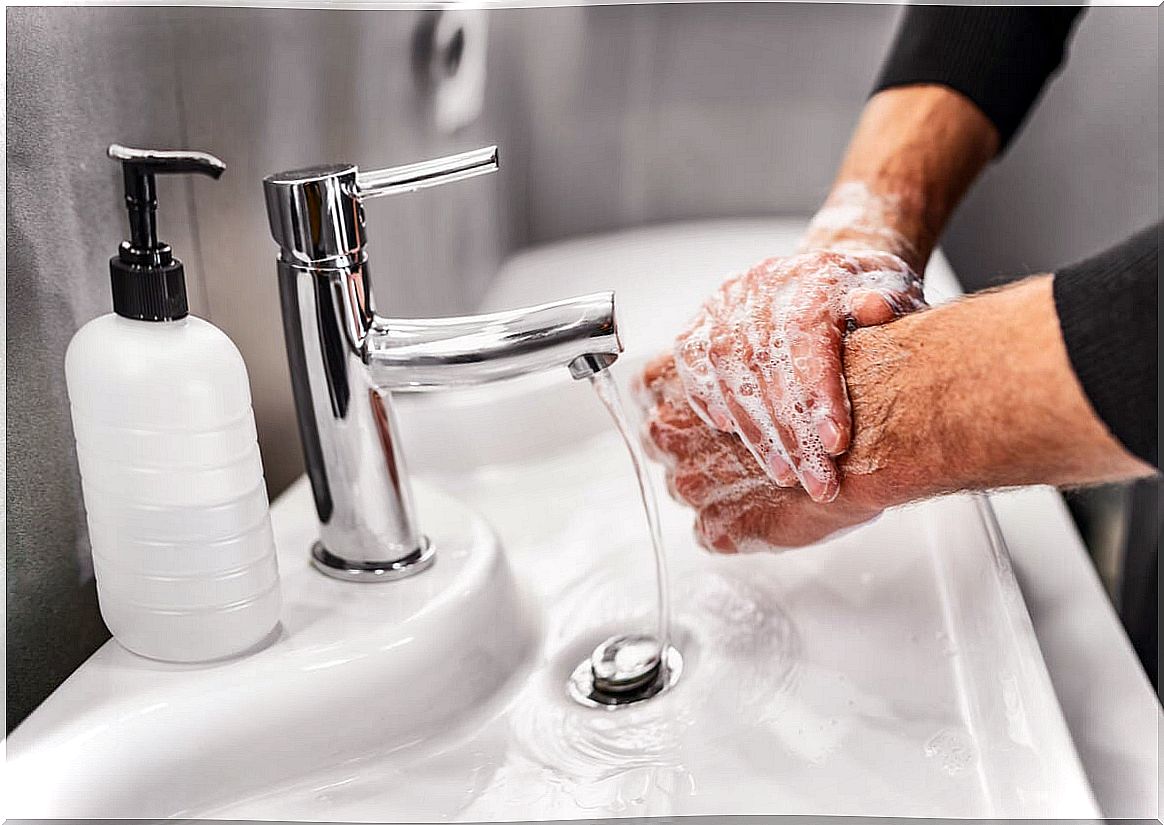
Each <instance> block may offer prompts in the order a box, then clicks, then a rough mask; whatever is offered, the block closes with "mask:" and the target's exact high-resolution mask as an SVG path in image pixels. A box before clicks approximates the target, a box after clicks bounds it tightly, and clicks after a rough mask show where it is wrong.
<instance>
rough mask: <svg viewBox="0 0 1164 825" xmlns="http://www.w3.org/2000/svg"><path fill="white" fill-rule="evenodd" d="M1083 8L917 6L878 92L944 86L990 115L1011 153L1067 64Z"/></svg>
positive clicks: (903, 27)
mask: <svg viewBox="0 0 1164 825" xmlns="http://www.w3.org/2000/svg"><path fill="white" fill-rule="evenodd" d="M1081 11H1082V9H1081V8H1078V7H1065V6H1060V7H1053V6H1043V7H1001V6H970V7H958V6H911V7H909V8H908V9H906V11H905V14H904V17H903V19H902V23H901V27H900V28H899V29H898V31H897V38H896V39H895V41H894V43H893V47H892V48H891V49H890V52H889V56H888V58H886V61H885V66H884V67H883V68H882V70H881V76H880V78H879V79H878V80H877V84H876V86H875V87H874V89H873V91H874V93H876V92H879V91H882V90H883V89H889V88H892V87H894V86H908V85H913V84H916V83H938V84H941V85H944V86H949V87H950V88H951V89H954V90H955V91H957V92H960V93H962V94H963V95H965V96H966V97H968V98H969V99H970V100H971V101H973V102H974V104H975V105H977V106H978V108H979V109H981V110H982V112H983V113H984V114H985V115H986V116H987V117H988V118H990V120H991V122H992V123H994V125H995V127H996V128H997V129H998V132H999V135H1000V136H1001V137H1002V143H1001V146H1000V148H999V152H1000V153H1001V151H1002V150H1003V149H1005V148H1006V146H1007V144H1008V143H1009V142H1010V139H1011V138H1012V137H1014V134H1015V132H1017V131H1018V128H1019V125H1020V124H1021V123H1022V121H1023V118H1024V117H1026V114H1027V112H1029V111H1030V109H1031V107H1032V106H1033V105H1034V103H1035V99H1036V98H1037V97H1038V96H1039V92H1040V91H1041V90H1042V88H1043V86H1044V84H1045V83H1046V82H1047V79H1048V78H1049V77H1050V76H1051V75H1052V74H1053V73H1054V72H1055V70H1056V69H1057V68H1058V67H1059V64H1060V63H1062V61H1063V54H1064V51H1065V49H1066V44H1067V38H1068V37H1069V36H1070V34H1071V27H1072V25H1073V24H1074V22H1075V19H1076V18H1077V17H1078V16H1079V13H1080V12H1081Z"/></svg>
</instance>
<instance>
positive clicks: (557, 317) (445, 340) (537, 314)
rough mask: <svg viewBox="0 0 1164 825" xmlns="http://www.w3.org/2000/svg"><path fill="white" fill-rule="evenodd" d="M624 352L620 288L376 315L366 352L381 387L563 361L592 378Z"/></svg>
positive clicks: (421, 386) (483, 379)
mask: <svg viewBox="0 0 1164 825" xmlns="http://www.w3.org/2000/svg"><path fill="white" fill-rule="evenodd" d="M620 352H622V344H621V342H620V341H619V338H618V325H617V323H616V321H615V313H614V293H613V292H597V293H594V294H591V295H582V296H579V297H576V298H568V299H566V300H563V301H554V302H553V303H548V304H541V305H539V306H533V307H526V308H523V309H514V310H507V311H504V312H492V313H488V314H484V315H469V316H461V317H454V318H432V319H422V320H411V319H409V320H405V319H394V318H379V317H378V318H376V319H375V321H374V322H373V324H372V329H371V331H370V334H369V335H368V337H367V339H366V340H365V358H366V361H367V364H368V367H369V370H370V372H371V375H372V380H373V382H374V383H375V384H376V386H378V387H379V388H380V389H383V390H393V391H398V392H399V391H408V390H427V389H433V388H437V387H458V386H470V385H474V384H483V383H487V382H490V381H499V380H502V379H505V378H514V377H517V376H521V375H528V374H530V373H534V372H543V371H546V370H551V369H555V368H558V367H567V368H569V370H570V373H571V375H573V376H574V377H575V378H585V377H589V375H592V374H594V373H595V372H598V371H600V370H602V369H605V368H606V367H609V366H610V365H611V364H613V363H614V362H615V360H616V359H617V358H618V355H619V353H620Z"/></svg>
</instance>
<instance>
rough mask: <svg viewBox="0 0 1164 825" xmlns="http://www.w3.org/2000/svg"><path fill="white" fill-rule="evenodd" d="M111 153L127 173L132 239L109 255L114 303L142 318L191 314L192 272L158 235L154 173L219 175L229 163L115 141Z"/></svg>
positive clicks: (121, 312) (123, 312) (129, 314)
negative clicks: (189, 277)
mask: <svg viewBox="0 0 1164 825" xmlns="http://www.w3.org/2000/svg"><path fill="white" fill-rule="evenodd" d="M109 157H111V158H113V159H114V160H117V161H120V162H121V167H122V170H123V171H124V174H125V207H126V209H127V210H128V211H129V240H128V241H123V242H122V244H121V246H120V247H119V248H118V252H117V255H116V256H115V257H113V258H110V259H109V275H110V278H111V279H112V281H113V309H114V311H115V312H116V313H117V314H118V315H122V316H124V317H126V318H134V319H137V320H139V321H174V320H177V319H179V318H184V317H186V315H187V313H188V312H189V309H188V306H187V302H186V273H185V271H184V270H183V268H182V262H181V261H179V260H178V259H176V258H175V257H174V256H173V252H172V251H171V250H170V246H169V244H167V243H165V242H162V241H159V240H158V230H157V210H158V198H157V189H156V187H155V184H154V175H159V174H179V173H185V172H193V173H196V174H200V175H210V176H211V177H212V178H217V177H219V176H220V175H221V174H222V173H223V171H224V170H225V169H226V165H225V164H224V163H223V162H222V161H220V160H219V159H218V158H216V157H214V156H213V155H208V154H206V153H205V152H182V151H165V150H159V149H130V148H128V147H125V146H119V145H118V144H116V143H115V144H113V145H112V146H110V147H109Z"/></svg>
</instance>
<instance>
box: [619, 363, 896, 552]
mask: <svg viewBox="0 0 1164 825" xmlns="http://www.w3.org/2000/svg"><path fill="white" fill-rule="evenodd" d="M677 372H678V371H677V369H676V363H675V360H674V359H673V358H672V357H671V356H670V355H667V356H662V357H660V358H657V359H655V360H654V361H653V362H651V363H650V364H649V365H648V366H647V369H646V371H645V372H644V374H643V376H642V379H641V381H640V382H639V384H638V386H637V387H636V396H637V399H638V401H639V403H640V404H641V405H642V406H643V407H644V408H645V409H646V410H647V418H646V431H645V432H644V433H643V442H644V444H645V445H646V448H647V451H648V453H650V455H651V456H652V457H653V458H655V459H657V460H659V461H662V462H663V463H664V465H665V466H666V473H667V489H668V491H669V492H670V493H671V496H672V497H673V498H675V499H676V500H678V501H680V502H682V503H684V504H687V505H689V506H691V507H692V508H694V509H695V511H696V513H697V517H696V521H695V535H696V538H697V540H698V541H699V543H700V545H702V546H703V547H704V548H706V549H708V550H712V551H715V552H719V553H739V552H749V551H751V550H769V549H774V548H778V547H797V546H801V545H805V544H811V543H813V542H815V541H819V540H820V539H823V538H825V537H826V536H828V535H829V534H830V533H833V532H836V531H837V530H841V529H844V528H846V527H851V526H853V525H856V524H860V523H861V522H863V521H867V520H868V519H870V518H872V517H873V516H875V515H877V513H879V512H880V510H881V507H879V506H877V504H875V503H873V502H870V501H860V500H854V499H855V497H854V496H851V495H849V494H850V491H851V489H852V488H851V487H849V486H846V487H845V490H844V492H843V493H842V494H841V496H840V497H839V498H838V499H837V500H836V501H833V502H832V503H830V504H818V503H816V502H815V501H813V500H812V499H811V498H810V497H809V496H808V495H807V494H806V493H805V491H804V490H802V489H800V488H798V487H793V488H789V487H781V486H778V485H777V484H775V483H773V481H772V480H771V479H769V478H768V477H767V476H766V475H765V474H764V472H763V471H762V470H761V469H760V466H759V465H758V464H757V463H756V461H755V460H754V459H753V456H752V455H751V454H749V449H750V448H749V447H747V446H745V444H744V443H743V442H742V441H741V440H740V439H739V438H737V437H735V436H733V435H729V434H728V433H725V432H720V431H717V430H715V429H712V428H711V427H709V426H708V425H707V424H705V423H704V422H703V421H702V420H701V419H700V418H699V417H698V416H696V414H695V413H694V411H693V410H692V408H691V406H690V405H689V404H688V403H687V400H686V398H685V396H684V388H683V386H682V385H681V383H680V380H679V376H678V374H677Z"/></svg>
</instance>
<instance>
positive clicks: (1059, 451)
mask: <svg viewBox="0 0 1164 825" xmlns="http://www.w3.org/2000/svg"><path fill="white" fill-rule="evenodd" d="M845 346H846V357H845V364H844V375H845V378H846V380H847V382H848V387H849V395H850V397H851V399H852V414H853V421H854V437H853V439H852V443H851V446H850V449H849V451H848V452H847V453H846V454H845V455H844V456H843V457H842V458H841V459H840V464H841V470H842V472H843V473H844V475H845V484H844V486H843V488H842V489H841V490H840V492H839V494H838V496H837V497H836V500H835V501H833V502H832V503H829V504H823V503H818V502H815V501H814V500H813V499H812V498H811V497H809V496H808V495H807V494H806V493H805V492H804V491H803V490H801V489H795V488H792V489H790V488H782V487H780V486H778V485H776V484H774V483H772V482H771V480H770V479H768V478H767V477H766V476H765V475H764V473H763V472H762V471H761V470H760V468H759V467H758V466H757V465H756V464H755V462H754V461H753V460H751V456H750V455H749V453H748V450H747V448H746V447H745V446H744V445H743V444H742V443H741V441H740V440H739V439H738V438H737V437H735V436H734V435H729V434H726V433H723V432H719V431H716V430H714V429H712V428H709V427H708V426H706V425H705V424H704V423H703V422H702V421H701V420H700V419H699V418H697V417H696V416H695V414H694V413H693V412H692V410H691V408H690V407H689V405H688V404H687V403H686V400H685V398H684V394H683V390H682V388H681V386H680V383H679V379H678V376H677V374H676V370H675V364H674V362H673V360H672V359H671V358H670V357H664V358H661V359H659V360H658V361H656V362H655V363H654V364H652V365H651V367H650V368H649V369H648V370H647V372H646V374H645V375H644V377H643V380H642V386H641V388H640V394H639V398H640V402H641V403H643V404H645V406H646V408H647V416H646V425H645V426H646V433H645V436H646V438H645V440H646V441H647V443H648V448H649V449H651V451H652V453H653V454H654V455H655V456H656V457H657V458H660V459H661V460H663V461H664V462H665V464H666V466H667V475H668V486H669V489H670V491H671V493H672V495H674V496H676V497H677V498H678V499H680V500H682V501H684V502H685V503H687V504H690V505H692V506H693V507H695V508H696V510H697V511H698V518H697V522H696V533H697V536H698V538H699V540H700V542H701V543H702V544H703V545H704V546H706V547H708V548H710V549H714V550H717V551H720V552H739V551H745V550H750V549H769V548H772V547H795V546H801V545H805V544H810V543H812V542H814V541H817V540H819V539H821V538H824V537H825V536H827V535H829V534H830V533H832V532H834V531H836V530H839V529H843V528H845V527H848V526H852V525H855V524H859V523H861V522H863V521H866V520H868V519H870V518H872V517H873V516H875V515H876V514H877V513H879V512H881V511H882V510H883V509H885V508H887V507H891V506H894V505H898V504H903V503H905V502H908V501H913V500H917V499H921V498H926V497H930V496H935V495H940V494H943V493H947V492H952V491H956V490H966V489H986V488H995V487H1007V486H1014V485H1022V484H1031V483H1049V484H1055V485H1058V486H1075V485H1084V484H1092V483H1099V482H1105V481H1115V480H1121V479H1128V478H1134V477H1139V476H1146V475H1150V474H1151V473H1152V472H1153V471H1154V470H1153V468H1152V467H1151V466H1149V465H1148V464H1146V463H1144V462H1142V461H1140V460H1139V459H1137V458H1135V457H1134V456H1132V455H1131V454H1130V453H1129V452H1127V451H1126V450H1125V449H1124V448H1123V446H1121V444H1120V443H1119V442H1118V441H1117V440H1116V439H1115V438H1114V437H1113V436H1112V435H1111V434H1110V433H1109V432H1108V430H1107V428H1106V427H1105V426H1104V425H1103V424H1102V422H1101V421H1100V420H1099V419H1098V418H1097V417H1096V415H1095V412H1094V411H1093V409H1092V408H1091V405H1090V404H1089V402H1088V400H1087V398H1086V396H1085V395H1084V393H1083V391H1082V389H1081V387H1080V385H1079V382H1078V380H1077V378H1076V376H1075V373H1074V372H1073V370H1072V367H1071V363H1070V361H1069V359H1068V356H1067V352H1066V349H1065V347H1064V344H1063V338H1062V334H1061V332H1060V329H1059V322H1058V318H1057V315H1056V312H1055V304H1054V299H1053V296H1052V277H1051V276H1049V275H1044V276H1038V277H1034V278H1030V279H1027V280H1025V281H1022V282H1020V283H1018V284H1015V285H1013V286H1010V287H1007V288H1004V289H1000V290H997V291H994V292H988V293H983V294H981V295H977V296H974V297H971V298H967V299H963V300H961V301H958V302H955V303H953V304H949V305H945V306H942V307H939V308H936V309H932V310H927V311H924V312H919V313H915V314H913V315H910V316H908V317H906V318H903V319H901V320H900V321H898V322H897V323H894V324H889V325H885V326H880V327H876V328H871V329H863V330H857V331H855V332H852V333H850V334H849V335H848V337H847V340H846V342H845Z"/></svg>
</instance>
